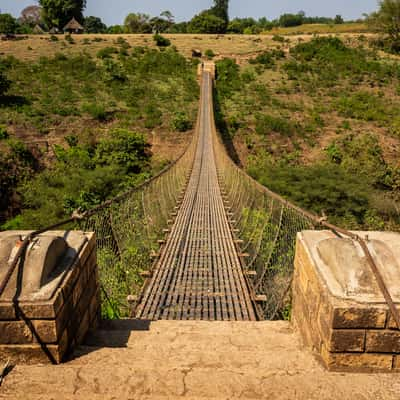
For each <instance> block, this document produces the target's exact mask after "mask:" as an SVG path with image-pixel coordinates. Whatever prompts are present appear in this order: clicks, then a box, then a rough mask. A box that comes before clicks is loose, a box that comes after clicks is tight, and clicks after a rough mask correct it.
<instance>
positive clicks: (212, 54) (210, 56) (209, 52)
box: [204, 49, 215, 60]
mask: <svg viewBox="0 0 400 400" xmlns="http://www.w3.org/2000/svg"><path fill="white" fill-rule="evenodd" d="M204 55H205V56H206V57H207V58H208V59H209V60H212V59H213V58H214V57H215V53H214V52H213V51H212V50H211V49H207V50H206V51H205V52H204Z"/></svg>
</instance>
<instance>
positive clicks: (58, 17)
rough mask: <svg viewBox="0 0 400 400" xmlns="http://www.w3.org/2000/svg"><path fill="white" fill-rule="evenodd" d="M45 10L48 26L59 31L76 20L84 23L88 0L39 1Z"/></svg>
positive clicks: (44, 17) (44, 15) (44, 16)
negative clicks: (72, 20) (73, 19)
mask: <svg viewBox="0 0 400 400" xmlns="http://www.w3.org/2000/svg"><path fill="white" fill-rule="evenodd" d="M39 4H40V5H41V6H42V8H43V19H44V21H45V22H46V23H47V25H48V26H51V27H53V26H54V27H57V28H59V29H62V28H64V26H65V25H66V24H67V23H68V22H69V21H70V20H71V19H72V18H75V19H76V20H77V21H78V22H80V23H82V22H83V20H84V18H83V10H84V9H85V8H86V0H39Z"/></svg>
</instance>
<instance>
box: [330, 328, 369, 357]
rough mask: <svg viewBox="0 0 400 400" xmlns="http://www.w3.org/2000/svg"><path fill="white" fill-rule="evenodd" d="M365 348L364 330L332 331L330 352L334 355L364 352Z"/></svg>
mask: <svg viewBox="0 0 400 400" xmlns="http://www.w3.org/2000/svg"><path fill="white" fill-rule="evenodd" d="M364 348H365V331H364V330H351V329H349V330H336V329H335V330H332V332H331V338H330V348H329V351H331V352H333V353H346V352H348V353H352V352H363V351H364Z"/></svg>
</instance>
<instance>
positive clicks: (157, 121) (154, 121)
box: [144, 104, 162, 129]
mask: <svg viewBox="0 0 400 400" xmlns="http://www.w3.org/2000/svg"><path fill="white" fill-rule="evenodd" d="M144 113H145V121H144V126H145V127H146V128H148V129H153V128H155V127H156V126H159V125H161V123H162V119H161V117H162V112H161V110H160V109H159V108H158V107H157V106H156V105H155V104H148V105H146V106H145V107H144Z"/></svg>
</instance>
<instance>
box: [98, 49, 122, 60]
mask: <svg viewBox="0 0 400 400" xmlns="http://www.w3.org/2000/svg"><path fill="white" fill-rule="evenodd" d="M113 54H118V49H116V48H115V47H104V48H103V49H101V50H99V51H98V52H97V58H101V59H105V58H111V57H112V55H113Z"/></svg>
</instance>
